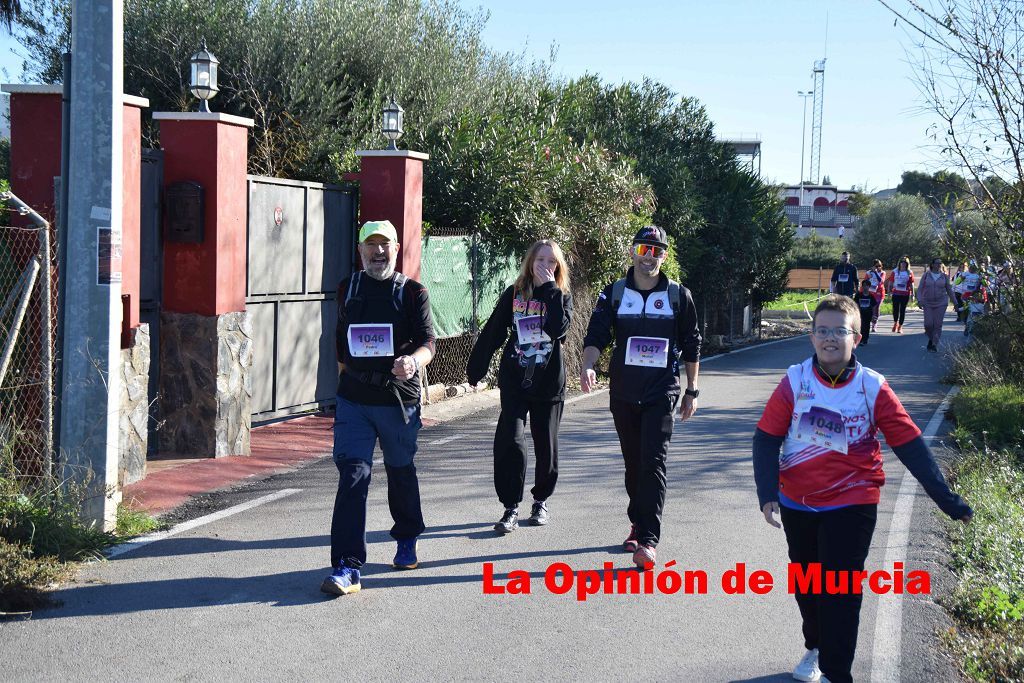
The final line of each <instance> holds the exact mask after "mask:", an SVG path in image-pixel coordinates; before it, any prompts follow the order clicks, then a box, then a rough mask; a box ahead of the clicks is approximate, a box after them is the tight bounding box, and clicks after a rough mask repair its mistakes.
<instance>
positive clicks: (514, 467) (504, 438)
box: [494, 392, 565, 507]
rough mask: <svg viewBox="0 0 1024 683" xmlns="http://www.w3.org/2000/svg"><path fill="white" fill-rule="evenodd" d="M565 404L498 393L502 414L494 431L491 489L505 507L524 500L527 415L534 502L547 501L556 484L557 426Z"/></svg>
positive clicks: (513, 505)
mask: <svg viewBox="0 0 1024 683" xmlns="http://www.w3.org/2000/svg"><path fill="white" fill-rule="evenodd" d="M564 407H565V402H564V401H530V400H525V399H523V398H521V397H519V396H513V395H510V394H508V393H507V392H502V393H501V414H500V415H499V416H498V427H497V429H496V430H495V432H494V490H495V492H497V494H498V500H500V501H501V503H502V505H504V506H505V507H515V506H517V505H519V503H520V502H522V500H523V487H524V486H525V485H526V416H527V414H529V416H530V435H531V436H532V437H533V452H534V454H535V455H536V457H537V465H536V473H535V475H534V485H533V488H532V489H531V490H530V492H531V493H532V494H533V498H534V500H547V499H548V498H549V497H550V496H551V494H552V493H553V492H554V490H555V483H556V482H557V481H558V426H559V425H560V424H561V422H562V409H563V408H564Z"/></svg>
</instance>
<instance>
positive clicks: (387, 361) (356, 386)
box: [320, 221, 434, 595]
mask: <svg viewBox="0 0 1024 683" xmlns="http://www.w3.org/2000/svg"><path fill="white" fill-rule="evenodd" d="M398 249H399V244H398V233H397V232H396V230H395V226H393V225H392V224H391V223H390V222H389V221H369V222H367V223H365V224H364V225H363V227H362V229H361V230H360V231H359V258H360V260H361V261H362V266H363V270H360V271H358V272H356V273H354V274H353V275H352V277H350V278H346V279H344V280H342V281H341V284H339V285H338V328H337V335H336V337H337V349H338V369H339V378H338V399H337V400H338V403H337V408H336V409H335V417H334V463H335V465H337V467H338V472H339V475H340V476H339V480H338V493H337V496H336V497H335V500H334V516H333V519H332V521H331V567H332V568H333V572H332V573H331V575H330V576H328V577H327V578H326V579H324V581H323V584H321V586H320V590H322V591H324V592H325V593H332V594H335V595H346V594H348V593H354V592H356V591H358V590H359V589H360V576H359V570H360V568H361V567H362V565H363V563H364V562H366V497H367V493H368V489H369V485H370V466H371V464H372V462H373V450H374V448H375V447H376V444H377V442H378V440H379V441H380V447H381V451H383V453H384V470H385V472H386V473H387V479H388V507H389V508H390V509H391V516H392V518H393V519H394V522H395V524H394V526H393V527H391V536H392V537H393V538H394V539H395V540H396V541H397V542H398V550H397V552H396V553H395V559H394V562H393V564H392V566H393V567H395V568H396V569H415V568H416V567H417V565H418V562H419V560H418V558H417V555H416V537H417V536H419V535H420V534H421V533H423V530H424V528H425V526H424V523H423V513H422V511H421V509H420V491H419V482H418V480H417V478H416V466H415V465H414V464H413V457H414V456H415V455H416V437H417V434H418V433H419V430H420V427H422V426H423V424H422V422H420V377H421V373H420V370H421V368H423V366H424V365H426V364H427V363H429V362H430V359H431V358H432V357H433V355H434V325H433V322H432V320H431V317H430V301H429V299H428V297H427V290H426V288H425V287H424V286H423V285H421V284H420V283H419V282H416V281H415V280H410V279H409V278H407V277H406V276H405V275H403V274H402V273H398V272H396V271H395V266H396V263H397V261H398Z"/></svg>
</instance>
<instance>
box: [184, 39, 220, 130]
mask: <svg viewBox="0 0 1024 683" xmlns="http://www.w3.org/2000/svg"><path fill="white" fill-rule="evenodd" d="M191 63H192V78H191V79H190V86H189V89H190V90H191V91H192V94H193V95H195V96H196V98H197V99H199V111H201V112H209V111H210V100H211V99H212V98H213V96H214V95H216V94H217V93H218V92H220V89H219V88H217V65H218V64H220V61H219V60H218V59H217V58H216V57H215V56H214V54H213V53H212V52H210V51H209V50H207V49H206V41H205V40H204V41H203V47H202V48H201V49H200V50H199V52H197V53H195V54H194V55H192V60H191Z"/></svg>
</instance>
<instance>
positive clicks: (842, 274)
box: [839, 273, 850, 282]
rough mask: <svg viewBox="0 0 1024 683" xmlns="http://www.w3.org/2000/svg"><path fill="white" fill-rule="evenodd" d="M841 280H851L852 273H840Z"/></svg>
mask: <svg viewBox="0 0 1024 683" xmlns="http://www.w3.org/2000/svg"><path fill="white" fill-rule="evenodd" d="M839 281H840V282H849V281H850V274H849V273H839Z"/></svg>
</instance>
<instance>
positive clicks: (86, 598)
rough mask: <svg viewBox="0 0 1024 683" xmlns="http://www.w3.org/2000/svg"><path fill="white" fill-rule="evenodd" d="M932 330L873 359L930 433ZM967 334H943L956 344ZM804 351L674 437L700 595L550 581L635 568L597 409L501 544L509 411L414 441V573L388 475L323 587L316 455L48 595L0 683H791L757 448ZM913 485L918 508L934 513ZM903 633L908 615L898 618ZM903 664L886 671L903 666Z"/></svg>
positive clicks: (1, 657) (762, 364) (874, 563)
mask: <svg viewBox="0 0 1024 683" xmlns="http://www.w3.org/2000/svg"><path fill="white" fill-rule="evenodd" d="M920 330H921V322H920V316H919V315H918V314H916V313H915V314H914V315H913V317H912V318H911V321H910V322H909V324H908V325H907V333H905V334H903V335H900V336H897V335H891V334H888V333H879V334H878V335H877V336H872V340H871V341H872V343H871V344H870V345H869V346H868V347H866V348H865V349H863V350H862V351H863V353H862V354H861V358H862V360H863V361H864V362H866V363H867V364H868V365H870V366H871V367H874V368H876V369H878V370H879V371H881V372H882V373H883V374H885V375H886V376H887V377H888V378H889V380H890V382H891V383H892V384H893V386H894V387H895V388H896V391H897V393H898V394H899V395H900V397H901V399H902V400H903V401H904V404H905V405H906V406H907V409H908V410H909V411H910V413H911V415H912V416H913V417H914V419H915V421H917V422H918V424H919V425H920V426H921V427H922V428H923V427H924V426H925V424H926V423H928V421H929V419H930V418H931V417H932V414H933V413H934V412H935V410H936V408H937V406H938V405H939V403H940V402H941V400H942V398H943V397H944V395H945V394H946V387H944V386H942V385H941V384H940V383H939V379H940V377H941V376H942V374H943V370H942V367H941V358H939V357H936V356H935V355H934V354H928V353H927V352H926V351H925V350H924V337H923V336H922V335H921V334H920ZM955 331H956V329H955V328H953V329H952V330H950V332H955ZM954 336H955V335H953V334H949V335H948V336H947V339H948V340H949V341H951V342H954V343H955V342H958V341H959V340H956V339H954ZM810 350H811V347H810V344H809V342H808V340H807V339H806V338H805V337H803V338H799V339H794V340H790V341H786V342H782V343H774V344H770V345H765V346H763V347H760V348H754V349H750V350H747V351H745V352H744V353H737V354H732V355H728V356H724V357H720V358H717V359H714V360H712V361H711V362H707V363H706V364H705V365H704V366H703V368H702V373H701V378H702V381H701V388H702V394H701V400H700V407H699V411H698V413H697V415H696V416H695V418H694V419H692V420H691V421H690V422H688V423H686V424H684V425H679V424H677V426H676V432H675V437H674V440H673V444H672V448H671V451H670V456H669V458H670V459H669V470H668V473H669V492H668V500H667V505H666V512H665V520H664V524H663V539H662V542H661V544H660V545H659V547H658V560H659V568H661V567H662V566H663V565H664V563H666V562H668V561H671V560H675V562H676V565H675V567H674V569H676V570H684V569H694V570H703V571H704V572H706V573H707V576H708V579H709V585H708V593H707V594H704V595H699V594H691V595H687V594H683V593H682V592H680V593H678V594H675V595H665V594H659V593H657V592H655V593H654V594H648V595H644V594H640V595H621V594H618V595H616V594H612V595H608V594H603V593H598V594H596V595H592V596H590V597H589V598H588V599H587V600H586V601H578V600H577V599H576V594H575V591H573V592H571V593H568V594H565V595H556V594H553V593H551V592H550V591H549V590H548V589H547V588H546V587H545V584H544V578H543V577H544V574H545V571H546V570H547V569H548V568H549V566H550V565H552V564H553V563H556V562H564V563H567V564H568V565H570V566H571V567H572V568H573V569H575V570H601V569H602V568H603V566H604V564H605V563H606V562H612V563H613V565H614V567H616V568H618V569H626V568H628V567H629V566H630V564H631V563H630V556H629V555H627V554H625V553H623V552H621V550H620V544H621V542H622V540H623V538H625V536H626V532H627V522H626V518H625V502H626V497H625V492H624V490H623V483H622V482H623V466H622V462H621V456H620V454H619V451H618V445H617V440H616V437H615V431H614V429H613V427H612V423H611V419H610V415H609V413H608V411H607V400H608V398H607V394H601V395H597V396H592V397H591V396H588V397H585V398H583V399H581V400H579V401H576V402H574V403H573V404H572V405H571V406H569V408H568V409H567V411H566V415H565V419H564V421H563V429H562V436H561V449H560V450H561V475H560V479H559V483H558V488H557V490H556V492H555V495H554V496H553V497H552V499H551V500H550V509H551V524H550V525H549V526H547V527H540V528H534V527H527V526H524V527H522V528H520V529H519V530H518V531H516V532H514V533H512V534H510V535H509V536H507V537H498V536H497V535H496V534H495V533H494V532H493V531H492V529H491V526H492V524H493V523H494V522H495V521H496V520H497V519H498V517H499V516H500V512H501V507H500V505H499V504H498V502H497V500H496V498H495V495H494V492H493V487H492V480H491V438H492V435H493V425H494V422H495V418H496V414H495V413H494V412H493V411H492V412H488V413H483V414H478V415H475V416H473V417H470V418H467V419H463V420H460V421H457V422H452V423H448V424H445V425H442V426H439V427H436V428H432V429H428V430H424V431H423V432H422V433H421V438H420V444H421V450H420V454H419V456H418V458H417V461H418V465H419V471H420V476H421V488H422V497H423V507H424V513H425V515H426V517H427V523H428V525H429V527H428V530H427V532H426V533H425V534H424V535H423V536H422V537H421V540H420V546H419V547H420V559H421V562H422V566H421V568H420V569H418V570H416V571H411V572H396V571H392V570H391V569H390V566H389V564H390V560H391V557H392V555H393V552H394V543H393V542H392V541H391V539H390V537H389V536H388V534H387V530H388V529H389V528H390V525H391V520H390V516H389V514H388V510H387V504H386V498H385V490H386V486H385V485H384V478H383V468H382V467H381V466H380V464H379V463H378V465H377V466H376V467H375V468H374V471H375V473H376V476H375V479H376V480H377V481H376V482H375V483H372V484H371V492H370V512H369V519H368V525H367V528H368V529H369V530H370V531H369V534H368V540H369V543H370V546H369V562H368V564H367V566H366V567H365V571H364V579H363V591H362V592H361V593H358V594H355V595H350V596H346V597H342V598H335V599H332V598H330V597H328V596H325V595H323V594H321V593H320V592H319V585H320V581H321V580H322V578H323V577H324V576H325V574H326V572H327V568H326V566H325V565H326V561H327V556H328V548H327V545H328V540H329V539H328V536H327V531H328V528H329V522H330V516H331V507H332V504H333V497H334V489H335V486H336V481H337V474H336V470H335V468H334V465H333V463H332V462H331V461H330V459H324V460H321V461H318V462H317V463H315V464H313V465H311V466H309V467H306V468H304V469H301V470H297V471H294V472H290V473H287V474H285V475H281V476H278V477H274V478H272V479H270V480H267V481H265V482H261V483H260V484H257V485H256V486H254V487H251V488H249V489H247V494H248V496H249V498H250V499H251V500H252V499H257V498H260V497H262V496H267V495H270V500H268V501H267V502H265V503H263V504H259V505H255V506H251V507H249V508H248V509H245V510H243V511H241V512H239V513H238V514H233V515H221V516H220V517H219V518H218V519H216V520H214V521H211V522H210V523H208V524H205V525H201V526H196V527H193V528H189V529H186V530H184V531H182V532H181V533H178V534H177V535H174V536H172V537H170V538H166V539H164V540H161V541H158V542H155V543H152V544H150V545H146V546H144V547H139V548H135V549H132V550H131V551H129V552H125V553H124V554H122V555H120V556H119V557H118V558H117V559H114V560H111V561H110V562H107V563H102V564H95V565H91V566H89V567H87V568H86V569H85V570H84V571H83V572H82V573H81V574H80V576H79V579H78V580H77V582H75V583H73V584H71V585H69V586H67V587H65V588H64V589H62V590H61V591H59V592H58V593H57V595H56V598H57V599H58V600H60V601H62V603H63V605H62V606H61V607H58V608H55V609H50V610H44V611H41V612H37V613H36V615H35V616H34V618H33V619H32V620H31V621H25V622H11V623H3V624H0V661H2V662H3V663H4V664H3V669H4V671H5V674H6V675H5V678H7V679H8V680H26V679H33V680H37V679H48V678H57V677H60V678H73V679H87V678H93V677H101V676H102V677H105V678H115V679H127V680H139V679H143V680H145V679H154V678H155V679H200V680H207V679H222V680H233V679H239V678H249V679H258V680H272V679H282V678H295V679H307V678H312V679H326V678H337V677H345V678H352V679H367V678H368V679H378V678H403V679H414V680H418V679H426V678H440V679H492V680H493V679H502V680H508V679H515V678H526V679H556V678H558V679H565V678H570V679H596V680H609V679H616V680H635V679H641V678H656V679H674V680H695V681H697V680H699V681H726V680H756V681H774V680H778V681H784V680H791V679H790V678H789V671H790V670H791V669H792V667H793V665H794V664H795V663H796V661H797V660H798V659H799V658H800V656H802V654H803V646H802V638H801V636H800V626H799V619H798V614H797V609H796V605H795V602H794V601H793V598H792V596H790V595H789V594H788V593H787V592H786V584H785V577H786V572H785V567H786V561H787V560H786V551H785V541H784V538H783V534H782V532H781V531H779V530H776V529H773V528H771V527H769V526H768V525H767V524H765V522H764V520H763V518H762V516H761V514H760V512H759V510H758V508H757V502H756V497H755V494H754V485H753V475H752V469H751V465H750V443H751V435H752V433H753V429H754V424H755V423H756V420H757V418H758V417H759V415H760V412H761V409H762V408H763V405H764V402H765V400H766V399H767V398H768V396H769V395H770V393H771V391H772V390H773V389H774V387H775V385H776V383H777V382H778V380H779V379H780V377H781V376H782V373H783V372H784V370H785V368H786V367H787V366H788V365H790V364H791V363H796V362H798V361H800V360H802V359H803V358H805V357H806V356H807V354H808V353H809V352H810ZM432 444H433V445H432ZM378 456H379V454H378ZM531 469H532V468H531ZM886 469H887V472H888V474H889V480H890V482H893V483H895V484H896V485H889V486H887V487H885V488H884V489H883V500H882V504H881V506H880V511H879V516H878V526H877V529H876V532H875V538H874V544H873V547H872V551H871V555H870V556H869V558H868V566H869V568H882V567H883V565H882V563H883V561H884V559H885V556H886V552H887V550H888V551H889V553H890V556H895V557H897V558H898V557H901V555H900V551H899V550H898V549H897V550H890V549H889V548H888V543H889V538H888V536H889V529H890V523H891V516H892V510H893V507H894V503H895V498H896V494H897V489H898V488H899V486H898V482H899V478H900V476H901V475H902V466H901V465H900V464H899V462H898V461H896V460H895V456H893V455H892V454H891V453H889V452H887V453H886ZM530 476H531V477H532V474H531V475H530ZM287 489H297V491H296V492H294V493H290V494H289V492H288V491H286V490H287ZM916 491H917V494H916V495H915V496H914V499H915V505H916V507H917V508H918V509H919V510H920V509H921V508H924V507H925V506H926V505H930V501H928V499H927V498H926V497H925V496H924V494H923V493H921V492H920V489H916ZM271 494H276V495H271ZM528 495H529V493H528V491H527V496H528ZM916 519H918V516H915V520H916ZM486 562H492V563H493V567H494V571H495V573H496V575H498V576H505V575H507V574H508V573H509V572H510V571H513V570H523V571H525V572H528V573H529V576H530V577H531V584H532V586H531V588H532V592H531V593H530V594H528V595H509V594H503V595H490V594H484V590H483V585H484V584H483V580H482V576H483V565H484V563H486ZM737 562H743V563H745V564H746V566H747V567H748V568H749V569H750V570H754V569H765V570H768V571H769V572H771V574H772V575H773V576H774V578H775V580H776V586H775V588H774V590H772V591H771V592H770V593H768V594H766V595H752V594H750V593H747V594H745V595H725V594H724V593H723V591H722V589H721V587H720V582H719V579H720V577H721V576H722V574H723V572H725V571H726V570H727V569H730V568H733V567H734V566H735V564H736V563H737ZM909 568H912V567H908V569H909ZM892 599H893V598H892V596H891V595H887V596H882V597H878V596H874V595H871V594H868V595H867V596H866V598H865V602H864V609H863V611H862V615H861V630H860V640H859V647H858V656H857V661H856V664H855V667H854V678H855V679H856V680H869V679H870V678H871V677H872V673H873V672H872V670H871V660H872V652H873V644H874V641H875V638H874V624H875V618H876V612H877V607H878V604H879V601H880V600H892ZM918 599H919V600H920V598H918ZM909 618H910V617H908V616H907V612H906V610H904V612H903V620H904V622H903V623H904V624H906V623H907V619H909ZM904 632H906V631H904ZM883 640H884V639H883ZM911 640H912V639H910V638H906V637H904V638H903V639H902V641H903V643H902V646H903V651H902V661H903V662H904V667H906V666H909V665H912V664H913V662H914V661H915V658H918V659H921V658H924V657H925V655H924V654H922V651H923V650H925V649H927V648H928V647H931V646H930V645H927V644H922V643H921V642H920V640H916V639H914V640H912V642H908V641H911ZM883 646H884V645H883ZM891 655H892V653H891V652H889V653H882V654H881V655H879V656H884V658H885V660H886V661H889V662H891V661H893V659H892V656H891ZM922 661H925V660H924V659H922ZM920 668H921V665H920V664H918V665H917V667H916V670H920ZM904 670H906V668H905V669H904ZM928 673H929V678H931V679H932V680H945V679H946V678H947V677H948V676H951V675H952V674H951V672H948V671H937V670H930V671H929V672H928ZM874 674H875V677H876V679H877V677H878V676H879V673H878V672H877V671H876V672H874Z"/></svg>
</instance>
